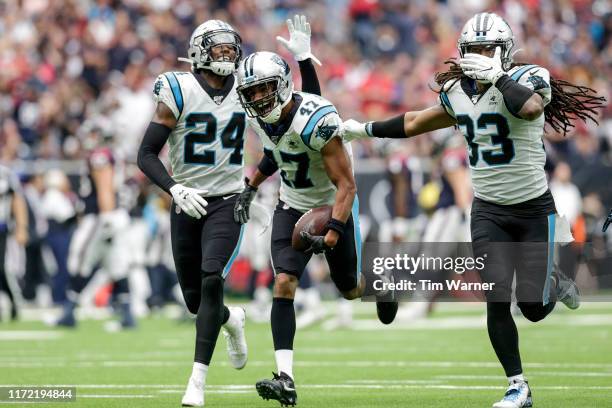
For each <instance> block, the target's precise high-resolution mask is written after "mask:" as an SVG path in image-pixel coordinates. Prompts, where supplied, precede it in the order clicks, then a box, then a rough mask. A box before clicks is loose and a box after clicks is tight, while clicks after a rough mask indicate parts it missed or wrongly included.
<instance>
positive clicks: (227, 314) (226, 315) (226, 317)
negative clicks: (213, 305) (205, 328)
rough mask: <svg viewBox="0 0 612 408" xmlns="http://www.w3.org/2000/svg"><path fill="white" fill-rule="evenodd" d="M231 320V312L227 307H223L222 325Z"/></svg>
mask: <svg viewBox="0 0 612 408" xmlns="http://www.w3.org/2000/svg"><path fill="white" fill-rule="evenodd" d="M229 318H230V311H229V309H228V308H227V306H223V320H222V321H221V324H225V323H227V321H228V320H229Z"/></svg>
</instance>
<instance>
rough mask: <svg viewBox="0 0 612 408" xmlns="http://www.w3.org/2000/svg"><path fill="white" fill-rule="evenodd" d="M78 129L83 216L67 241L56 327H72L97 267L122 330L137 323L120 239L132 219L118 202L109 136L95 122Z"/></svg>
mask: <svg viewBox="0 0 612 408" xmlns="http://www.w3.org/2000/svg"><path fill="white" fill-rule="evenodd" d="M80 130H81V131H82V132H83V133H82V134H83V136H82V139H81V140H82V142H83V146H84V148H85V151H86V163H87V167H86V169H85V172H84V173H83V174H82V176H81V179H80V183H79V190H78V194H79V198H80V201H81V203H82V208H83V211H82V214H81V217H80V219H79V223H78V226H77V229H76V230H75V232H74V235H73V236H72V239H71V240H70V247H69V251H68V272H69V273H70V279H69V283H68V291H67V300H66V301H65V302H64V307H63V312H62V316H61V317H60V319H59V320H58V321H57V322H56V325H58V326H64V327H74V326H76V319H75V315H74V311H75V308H76V307H77V306H78V304H79V303H80V298H81V293H82V292H83V290H84V289H85V287H86V286H87V284H88V283H89V278H90V277H91V276H92V274H93V273H94V272H95V271H96V270H97V268H98V267H99V266H101V267H102V268H103V269H104V270H105V271H106V272H107V273H108V275H109V276H110V278H111V280H112V282H113V297H114V298H115V299H116V301H117V304H118V311H119V314H120V318H121V320H120V323H121V326H122V327H123V328H132V327H134V326H135V321H134V318H133V315H132V311H131V306H130V288H129V283H128V273H129V258H130V256H129V252H126V250H125V248H126V247H125V244H126V241H125V236H124V232H125V230H126V228H127V227H128V226H129V222H130V219H129V215H128V213H127V211H126V210H125V209H123V208H121V207H120V206H119V205H118V203H117V188H116V187H117V185H118V184H119V183H118V181H117V180H118V179H119V178H120V177H119V175H118V169H117V162H116V158H115V155H114V154H113V150H112V148H111V142H112V135H111V133H110V129H108V128H107V126H105V125H104V124H103V123H102V122H101V121H98V120H94V119H92V120H89V121H86V122H85V123H84V124H83V126H82V127H81V129H80Z"/></svg>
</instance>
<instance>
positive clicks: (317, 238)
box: [300, 231, 334, 255]
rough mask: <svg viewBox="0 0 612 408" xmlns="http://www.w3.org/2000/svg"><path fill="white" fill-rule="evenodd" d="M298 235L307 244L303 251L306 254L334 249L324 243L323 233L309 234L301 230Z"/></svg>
mask: <svg viewBox="0 0 612 408" xmlns="http://www.w3.org/2000/svg"><path fill="white" fill-rule="evenodd" d="M300 237H302V240H304V242H306V244H308V245H309V247H308V248H307V249H306V250H305V251H304V253H305V254H306V255H310V254H320V253H322V252H328V251H331V250H332V249H334V248H332V247H330V246H328V245H327V244H326V243H325V237H324V236H323V235H311V234H309V233H308V232H307V231H302V232H300Z"/></svg>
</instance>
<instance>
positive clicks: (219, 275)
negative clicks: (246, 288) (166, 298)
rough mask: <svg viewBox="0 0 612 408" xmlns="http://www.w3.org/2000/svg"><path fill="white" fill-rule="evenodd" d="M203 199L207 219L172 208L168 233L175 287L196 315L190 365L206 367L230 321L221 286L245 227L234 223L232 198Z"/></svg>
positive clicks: (238, 246)
mask: <svg viewBox="0 0 612 408" xmlns="http://www.w3.org/2000/svg"><path fill="white" fill-rule="evenodd" d="M206 200H207V201H208V206H207V207H206V211H207V214H206V216H204V217H202V218H200V219H196V218H193V217H191V216H189V215H187V214H185V213H184V212H182V211H181V210H180V208H178V207H177V206H176V205H175V204H174V203H172V207H171V209H170V233H171V240H172V254H173V257H174V264H175V266H176V273H177V277H178V281H179V285H180V287H181V291H182V293H183V297H184V299H185V303H186V304H187V308H188V309H189V311H190V312H191V313H193V314H196V315H197V317H196V345H195V357H194V361H196V362H199V363H202V364H206V365H208V364H210V360H211V358H212V354H213V352H214V350H215V344H216V343H217V337H218V336H219V330H220V329H221V325H222V324H224V323H225V322H227V320H228V319H229V310H228V309H227V307H225V306H224V305H223V282H224V280H225V278H226V276H227V275H228V273H229V271H230V269H231V267H232V263H233V262H234V260H235V259H236V256H237V255H238V251H239V249H240V241H241V240H242V233H243V231H244V226H241V225H240V224H238V223H237V222H235V221H234V203H235V202H236V195H234V196H231V197H229V198H227V199H224V198H222V197H207V198H206Z"/></svg>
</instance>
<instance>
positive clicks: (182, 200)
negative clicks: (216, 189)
mask: <svg viewBox="0 0 612 408" xmlns="http://www.w3.org/2000/svg"><path fill="white" fill-rule="evenodd" d="M206 193H208V190H198V189H196V188H190V187H185V186H184V185H182V184H175V185H173V186H172V187H170V194H172V198H173V199H174V202H175V203H176V205H178V206H179V207H180V209H181V210H183V211H185V212H186V213H187V215H190V216H192V217H193V218H198V219H200V218H202V216H204V215H206V209H205V208H206V206H207V205H208V202H207V201H206V200H205V199H204V197H202V196H203V195H204V194H206Z"/></svg>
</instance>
